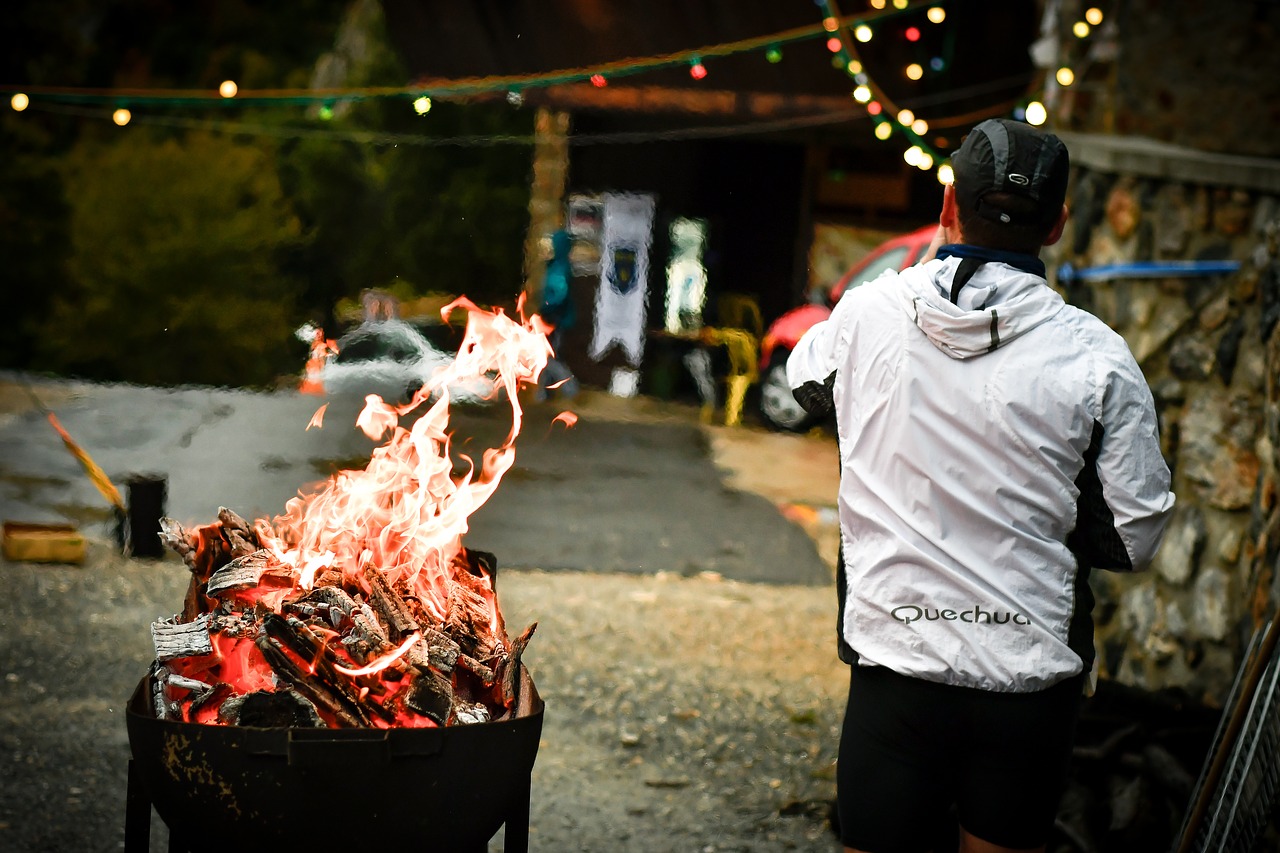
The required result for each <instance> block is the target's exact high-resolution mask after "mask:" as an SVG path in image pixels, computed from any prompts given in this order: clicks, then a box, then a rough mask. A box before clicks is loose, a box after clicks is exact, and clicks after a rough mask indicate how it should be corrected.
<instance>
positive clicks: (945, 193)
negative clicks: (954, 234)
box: [938, 184, 959, 228]
mask: <svg viewBox="0 0 1280 853" xmlns="http://www.w3.org/2000/svg"><path fill="white" fill-rule="evenodd" d="M958 223H959V220H958V219H957V214H956V186H955V184H947V185H946V186H944V187H943V188H942V212H941V213H940V214H938V224H939V225H941V226H942V227H943V228H955V227H956V226H957V224H958Z"/></svg>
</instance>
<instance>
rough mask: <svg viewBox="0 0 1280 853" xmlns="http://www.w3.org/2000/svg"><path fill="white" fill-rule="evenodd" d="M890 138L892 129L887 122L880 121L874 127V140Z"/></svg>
mask: <svg viewBox="0 0 1280 853" xmlns="http://www.w3.org/2000/svg"><path fill="white" fill-rule="evenodd" d="M890 136H893V128H892V127H891V126H890V125H889V122H887V121H882V122H880V123H879V124H877V125H876V139H881V140H884V139H888V138H889V137H890Z"/></svg>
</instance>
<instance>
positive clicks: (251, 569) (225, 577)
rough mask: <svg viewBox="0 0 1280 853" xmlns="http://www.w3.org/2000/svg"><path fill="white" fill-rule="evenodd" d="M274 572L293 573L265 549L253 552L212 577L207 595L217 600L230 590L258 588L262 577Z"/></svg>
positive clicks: (206, 588) (226, 566)
mask: <svg viewBox="0 0 1280 853" xmlns="http://www.w3.org/2000/svg"><path fill="white" fill-rule="evenodd" d="M272 570H276V571H278V572H284V573H285V574H286V575H289V574H291V573H292V570H291V569H290V568H289V567H288V566H286V565H285V564H284V563H282V562H280V560H279V559H277V558H276V555H275V554H273V553H271V552H270V551H268V550H266V549H265V548H264V549H260V550H257V551H252V552H250V553H248V554H245V555H243V556H240V557H236V558H235V559H234V560H232V561H231V562H230V563H227V564H226V565H225V566H223V567H222V568H220V569H218V570H217V571H216V572H214V573H213V574H212V575H210V577H209V580H208V582H207V583H206V584H205V595H209V596H213V597H215V598H216V597H221V593H223V592H226V591H228V590H236V589H247V588H249V587H254V586H257V585H258V584H259V583H260V582H261V581H262V576H263V575H264V574H265V573H267V572H269V571H272Z"/></svg>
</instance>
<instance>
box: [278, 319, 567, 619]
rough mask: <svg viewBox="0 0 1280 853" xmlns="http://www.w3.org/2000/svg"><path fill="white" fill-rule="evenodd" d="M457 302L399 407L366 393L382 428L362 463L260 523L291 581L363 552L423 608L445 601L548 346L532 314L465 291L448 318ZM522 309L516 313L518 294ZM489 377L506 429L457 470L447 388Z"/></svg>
mask: <svg viewBox="0 0 1280 853" xmlns="http://www.w3.org/2000/svg"><path fill="white" fill-rule="evenodd" d="M458 308H462V309H465V310H466V311H467V325H466V329H465V331H464V333H463V339H462V344H461V346H460V347H459V349H458V354H457V357H456V358H455V359H454V361H453V362H452V363H451V364H450V365H449V366H448V367H446V368H445V369H443V370H440V371H439V372H437V373H436V374H435V375H434V376H432V377H431V379H430V380H429V381H428V382H427V384H426V385H424V386H423V388H422V390H421V391H420V392H419V393H418V394H417V395H415V397H414V399H413V400H411V401H410V402H408V403H406V404H404V405H402V406H394V405H391V404H389V403H387V402H386V401H384V400H383V399H382V398H380V397H378V396H376V395H369V396H368V397H366V398H365V405H364V408H363V409H362V410H361V412H360V415H359V417H358V418H357V421H356V423H357V425H358V426H359V427H360V428H361V429H362V430H363V431H364V432H365V434H366V435H368V436H370V437H371V438H374V439H375V440H377V439H379V438H382V437H384V436H389V437H388V438H387V440H386V443H385V444H383V445H382V446H380V447H378V448H376V449H375V450H374V452H373V454H372V457H371V459H370V461H369V464H368V465H367V466H366V467H365V469H364V470H363V471H340V472H338V473H337V474H336V475H334V477H333V478H331V479H330V480H329V481H328V483H327V484H326V485H325V486H324V488H323V489H322V490H321V491H320V492H318V493H316V494H313V495H310V496H303V495H300V496H299V497H296V498H294V499H293V500H290V501H289V502H288V503H287V504H286V506H285V512H284V514H283V515H281V516H278V517H276V518H275V519H273V522H272V525H271V527H270V528H269V529H262V526H260V531H259V532H260V533H265V534H267V536H268V537H269V540H270V541H269V542H267V541H264V544H267V545H268V547H270V548H272V550H274V551H275V552H276V553H277V555H278V556H279V557H280V558H281V559H282V560H283V561H284V562H285V563H287V564H289V565H291V566H294V567H295V568H297V569H298V584H299V586H301V587H303V588H307V587H309V586H310V585H311V584H312V582H313V580H314V578H315V576H316V573H317V571H318V570H320V569H322V568H327V567H329V566H340V567H343V570H344V571H345V572H357V571H358V567H359V566H361V565H362V563H363V562H365V561H371V562H372V564H373V565H374V566H376V567H378V568H379V569H380V570H381V571H382V572H383V573H384V574H385V575H386V576H387V579H388V581H390V582H392V583H398V582H400V581H408V582H409V583H410V584H411V587H412V589H413V594H414V595H415V596H416V597H418V598H419V599H420V600H421V601H422V602H423V604H424V605H425V606H427V607H428V608H429V609H430V610H432V611H433V612H436V613H439V614H443V613H444V612H445V611H446V605H447V601H448V595H449V589H448V583H447V580H448V577H449V565H450V562H451V561H452V560H453V558H454V557H455V556H456V555H457V554H458V553H459V552H460V551H461V549H462V536H463V534H465V533H466V532H467V530H468V526H469V525H468V519H469V518H470V516H471V514H472V513H473V512H475V511H476V510H477V509H479V508H480V507H481V506H483V505H484V503H485V502H486V501H487V500H488V499H489V497H490V496H491V495H492V494H493V492H494V490H495V489H496V488H497V486H498V483H499V482H500V481H501V479H502V476H503V474H505V473H506V472H507V471H508V470H509V469H510V468H511V466H512V464H514V462H515V451H514V442H515V439H516V436H517V435H519V432H520V426H521V419H522V410H521V408H520V402H519V397H518V392H519V389H520V387H521V386H522V385H530V384H533V383H535V382H536V381H537V377H538V375H539V374H540V373H541V372H542V370H543V368H545V367H546V364H547V359H548V357H549V356H550V355H551V345H550V344H549V343H548V342H547V337H546V333H547V331H548V329H547V326H546V325H545V324H544V323H543V322H542V320H541V318H540V317H537V316H534V317H531V318H529V319H528V320H526V321H524V322H520V321H517V320H515V319H513V318H512V317H509V316H507V315H506V314H505V313H504V312H503V311H502V310H501V309H495V310H493V311H485V310H483V309H481V308H478V307H477V306H476V305H475V304H474V303H472V302H471V301H470V300H468V299H466V298H465V297H462V298H459V299H456V300H454V301H453V302H451V303H450V304H449V305H447V306H445V307H444V308H443V309H442V311H441V313H442V315H443V316H444V317H445V319H446V320H447V319H448V317H449V315H450V314H451V313H452V312H453V311H454V310H456V309H458ZM519 310H520V312H521V314H522V312H523V300H522V301H521V303H520V305H519ZM485 377H491V378H493V379H495V385H496V387H498V388H499V389H501V390H502V391H505V393H506V397H507V401H508V403H509V404H510V406H511V415H512V425H511V430H510V432H509V433H508V435H507V438H506V440H505V441H504V442H503V443H502V445H501V446H500V447H497V448H491V449H488V450H486V451H485V452H484V454H483V456H482V459H481V464H480V467H479V470H476V467H475V465H474V463H472V464H471V465H470V467H469V469H468V470H466V471H465V472H464V473H463V474H462V475H460V476H457V475H455V474H454V465H453V461H452V460H451V458H450V456H449V433H448V426H449V388H450V387H453V386H455V385H464V384H466V383H468V382H474V381H475V380H478V379H482V378H485ZM436 395H438V397H437V399H436V401H435V402H434V403H433V404H432V405H431V406H430V407H429V408H428V409H427V411H426V412H425V413H422V414H421V416H420V417H418V418H417V420H415V421H414V422H413V424H412V426H410V427H409V428H407V429H406V428H405V427H403V426H401V425H400V419H401V417H402V416H404V415H406V414H408V413H409V412H411V411H413V410H414V409H417V408H418V407H419V406H420V405H421V404H422V403H423V402H424V401H427V400H429V399H430V398H431V397H432V396H436ZM318 417H320V413H317V415H316V417H313V418H312V424H313V425H319V424H318V423H317V418H318ZM467 461H468V462H470V460H467ZM366 551H367V552H368V556H367V557H363V555H364V552H366ZM362 557H363V559H362Z"/></svg>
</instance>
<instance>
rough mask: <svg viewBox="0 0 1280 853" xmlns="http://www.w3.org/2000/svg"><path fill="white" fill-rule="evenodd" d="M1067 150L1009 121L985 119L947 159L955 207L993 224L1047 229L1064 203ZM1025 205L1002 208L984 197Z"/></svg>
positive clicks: (1053, 139) (1040, 133) (1056, 140)
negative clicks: (1002, 196) (994, 195)
mask: <svg viewBox="0 0 1280 853" xmlns="http://www.w3.org/2000/svg"><path fill="white" fill-rule="evenodd" d="M1070 165H1071V162H1070V159H1069V157H1068V156H1067V146H1066V145H1064V144H1062V140H1061V139H1059V138H1058V137H1056V136H1054V135H1053V134H1052V133H1046V132H1044V131H1042V130H1037V129H1036V128H1034V127H1032V126H1031V125H1029V124H1024V123H1022V122H1020V121H1011V120H1009V119H1001V118H993V119H987V120H986V121H984V122H982V123H981V124H979V125H977V126H976V127H974V128H973V130H971V131H969V135H968V136H966V137H965V139H964V143H963V144H961V146H960V149H959V150H958V151H956V153H955V154H953V155H952V157H951V168H952V169H953V170H954V172H955V191H956V201H957V202H958V203H959V204H960V205H962V206H964V207H966V208H968V209H970V210H976V211H977V212H978V213H979V214H980V215H981V216H983V217H984V218H986V219H989V220H991V221H992V222H1001V223H1005V224H1008V225H1043V226H1048V225H1052V224H1053V223H1054V222H1055V221H1057V218H1058V214H1059V212H1061V210H1062V204H1063V202H1064V201H1065V200H1066V197H1067V178H1068V172H1069V167H1070ZM996 192H998V193H1009V194H1010V195H1013V196H1017V197H1019V198H1022V199H1027V200H1028V201H1025V202H1020V201H1015V202H1012V203H1010V204H1008V205H1004V206H1001V205H999V204H996V203H993V202H992V201H989V200H985V199H986V196H987V194H988V193H996Z"/></svg>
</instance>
